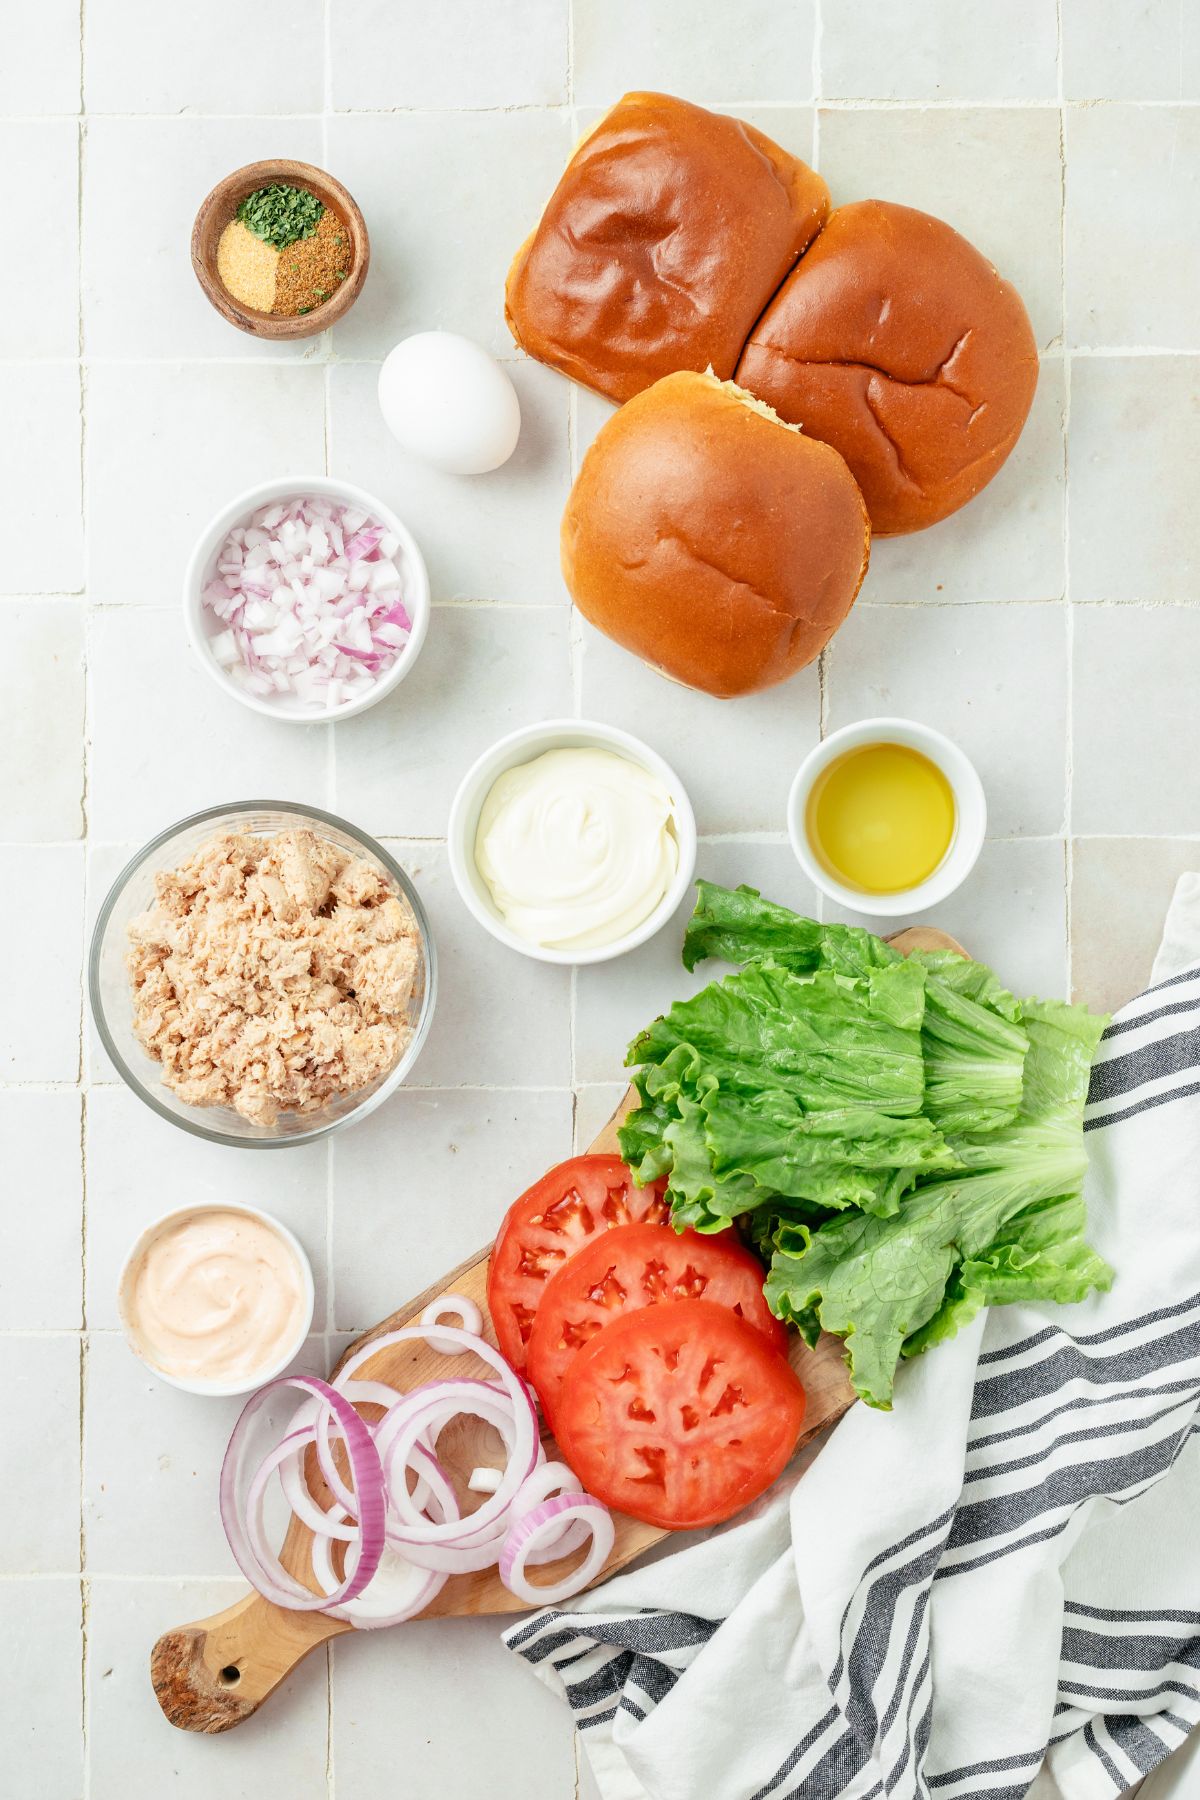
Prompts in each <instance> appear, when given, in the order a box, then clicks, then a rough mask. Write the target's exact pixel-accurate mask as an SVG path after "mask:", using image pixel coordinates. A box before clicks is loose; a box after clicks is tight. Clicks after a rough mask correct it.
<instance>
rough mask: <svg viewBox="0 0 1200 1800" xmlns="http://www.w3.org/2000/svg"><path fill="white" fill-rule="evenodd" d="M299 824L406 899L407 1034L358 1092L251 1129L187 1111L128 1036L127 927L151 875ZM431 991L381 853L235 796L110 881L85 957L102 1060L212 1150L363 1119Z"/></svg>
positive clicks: (268, 804) (146, 895)
mask: <svg viewBox="0 0 1200 1800" xmlns="http://www.w3.org/2000/svg"><path fill="white" fill-rule="evenodd" d="M303 826H308V827H309V828H310V829H311V830H312V831H314V832H315V833H316V834H317V836H318V837H322V838H326V839H328V840H329V841H330V842H332V843H335V844H338V845H339V846H340V847H341V848H342V849H344V850H348V851H350V852H351V853H352V854H353V855H355V856H359V857H362V858H363V859H364V860H365V861H366V862H368V863H370V864H372V865H373V867H374V868H376V869H377V870H378V871H379V872H380V873H381V874H382V875H384V876H385V877H386V878H387V880H388V882H389V884H390V885H391V886H392V887H393V888H394V889H395V891H396V892H397V893H398V895H399V896H400V897H401V898H402V899H403V900H404V901H406V902H407V905H408V908H409V910H410V912H411V913H412V916H413V919H414V921H415V923H416V927H417V936H418V939H419V942H420V947H421V960H420V968H419V971H418V975H417V980H416V983H415V985H414V988H413V994H412V1000H411V1002H410V1011H409V1024H410V1026H411V1028H412V1037H411V1038H410V1040H409V1043H408V1046H407V1048H406V1049H405V1051H404V1054H403V1055H402V1056H401V1058H400V1060H399V1062H397V1063H395V1064H394V1065H393V1067H392V1068H390V1069H389V1070H388V1071H387V1073H386V1074H384V1075H380V1076H379V1077H377V1079H376V1080H375V1081H374V1082H372V1083H371V1084H370V1085H369V1086H367V1087H362V1088H358V1089H356V1090H355V1092H354V1093H352V1094H342V1095H339V1096H338V1098H337V1099H336V1100H333V1101H331V1102H330V1104H329V1105H328V1106H326V1107H323V1108H322V1109H321V1110H320V1111H319V1112H311V1113H295V1112H293V1113H281V1114H280V1115H279V1117H278V1119H277V1120H276V1121H275V1123H274V1124H273V1125H254V1124H251V1122H250V1120H249V1119H243V1118H242V1116H241V1114H240V1113H236V1112H234V1111H233V1109H232V1107H228V1106H190V1105H188V1104H187V1103H186V1102H185V1101H183V1100H181V1099H180V1098H179V1097H178V1095H177V1094H176V1093H175V1092H174V1091H173V1090H172V1089H171V1088H169V1087H167V1086H166V1085H165V1083H164V1082H163V1080H162V1076H161V1065H160V1064H159V1063H157V1062H155V1061H154V1060H153V1059H152V1058H151V1057H149V1056H147V1054H146V1052H145V1051H144V1050H143V1049H142V1046H141V1045H140V1044H139V1043H138V1041H137V1039H136V1037H135V1036H134V1034H133V997H132V989H131V987H130V981H129V974H128V971H127V970H126V967H125V952H126V950H127V949H128V939H127V937H126V935H125V930H126V926H127V925H128V924H129V921H130V920H131V919H133V918H136V917H137V915H138V914H139V913H142V912H145V911H146V910H147V908H148V907H150V906H151V905H153V903H154V897H155V896H154V877H155V875H156V874H157V873H158V871H159V870H160V869H175V868H178V867H179V865H180V863H182V862H184V861H185V860H186V859H187V857H189V856H190V855H191V854H192V852H193V851H194V850H196V849H198V848H199V846H200V845H201V844H202V843H204V842H205V841H206V840H207V839H208V838H211V837H215V836H217V835H218V834H219V833H221V832H224V831H246V832H252V833H254V835H255V836H258V837H266V836H271V835H273V834H274V833H275V832H277V831H287V830H290V829H294V828H298V827H303ZM436 991H437V957H436V953H435V951H434V946H433V939H432V937H431V936H430V932H429V921H428V919H427V917H426V914H425V908H424V907H423V906H422V904H421V901H420V898H419V897H418V894H417V891H416V889H415V888H414V887H413V885H412V882H411V881H410V880H409V878H408V876H407V875H406V874H405V873H404V870H403V869H402V868H401V867H400V865H399V864H398V863H397V862H394V861H393V860H392V858H391V857H390V856H389V855H388V853H387V851H386V850H385V849H383V847H382V846H381V845H379V844H377V843H376V842H375V840H374V839H373V838H369V837H367V836H366V834H365V833H364V832H361V831H359V830H357V829H356V828H355V826H353V825H349V824H347V822H346V820H345V819H338V818H335V817H334V815H333V814H332V813H327V812H320V811H319V810H318V809H317V808H316V807H298V806H289V805H287V803H286V802H284V801H280V800H244V801H241V802H239V803H236V804H234V805H230V806H210V807H209V808H207V810H206V811H204V812H198V813H193V814H192V816H191V818H188V819H181V820H180V822H179V823H178V825H172V826H170V827H169V828H168V830H166V831H163V832H160V833H159V835H158V836H157V837H156V838H152V839H151V841H150V843H148V844H147V845H146V846H145V848H144V849H142V850H139V851H138V854H137V855H136V856H135V857H134V859H133V861H132V862H131V863H129V864H128V865H127V866H126V867H125V868H124V869H122V871H121V873H120V874H119V875H118V876H117V879H116V880H115V881H114V883H113V885H112V887H111V888H110V889H109V892H108V896H107V898H106V899H105V902H104V905H103V906H102V907H101V908H100V916H99V918H98V919H97V920H96V928H95V930H94V932H93V933H92V947H91V953H90V955H89V958H88V993H89V995H90V998H91V1003H92V1017H93V1018H94V1019H95V1021H96V1028H97V1030H98V1031H99V1033H100V1038H101V1041H102V1043H103V1045H104V1048H105V1050H107V1052H108V1054H109V1057H110V1058H111V1059H112V1062H113V1063H114V1064H115V1066H116V1068H117V1070H118V1072H119V1073H120V1075H121V1077H122V1079H123V1080H124V1081H125V1082H127V1083H128V1085H129V1086H130V1087H131V1088H132V1089H133V1091H134V1093H135V1094H136V1095H137V1096H138V1098H139V1099H140V1100H144V1101H145V1102H146V1105H147V1106H149V1107H152V1108H153V1109H154V1111H155V1112H156V1113H158V1114H159V1116H160V1118H164V1119H170V1121H171V1122H172V1124H174V1125H180V1126H182V1128H183V1130H184V1131H190V1132H192V1133H193V1134H194V1135H195V1136H196V1137H202V1138H208V1139H210V1140H211V1141H212V1142H213V1143H216V1144H235V1145H241V1146H245V1147H247V1148H249V1149H252V1150H275V1149H280V1148H283V1147H284V1146H286V1145H288V1144H311V1143H312V1142H313V1141H314V1139H316V1138H321V1137H326V1136H328V1134H329V1133H330V1132H331V1131H337V1130H338V1129H339V1128H340V1127H341V1126H343V1125H350V1124H353V1123H354V1122H355V1121H356V1120H358V1119H364V1118H366V1116H367V1114H368V1113H370V1112H374V1110H375V1108H376V1107H377V1106H378V1105H379V1104H380V1103H381V1102H382V1101H384V1100H386V1099H387V1098H388V1096H389V1094H394V1093H395V1091H396V1089H397V1088H398V1087H400V1086H401V1084H402V1083H403V1081H404V1079H405V1077H406V1076H407V1074H408V1072H409V1070H410V1069H411V1068H412V1066H413V1063H414V1062H415V1061H416V1059H417V1057H418V1055H419V1054H420V1051H421V1046H422V1044H423V1043H424V1042H425V1039H426V1037H427V1035H428V1033H429V1025H430V1021H431V1019H432V1017H433V1003H434V997H435V994H436Z"/></svg>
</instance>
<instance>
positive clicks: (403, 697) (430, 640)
mask: <svg viewBox="0 0 1200 1800" xmlns="http://www.w3.org/2000/svg"><path fill="white" fill-rule="evenodd" d="M569 623H570V620H569V615H568V612H567V609H566V608H565V607H556V608H553V609H549V608H538V609H536V610H535V609H533V608H527V607H478V606H438V607H435V608H434V611H433V617H432V619H431V620H430V625H429V635H428V637H427V638H426V640H425V646H424V648H423V649H422V651H421V656H420V660H419V661H418V663H417V664H416V667H415V668H414V669H413V671H412V674H411V675H408V676H406V677H405V679H404V681H403V682H402V684H401V685H400V687H399V688H398V689H397V690H396V693H395V694H394V695H393V696H391V697H390V698H388V699H386V700H382V701H380V703H379V705H378V706H376V707H372V708H371V710H370V712H366V713H363V714H362V715H361V716H360V717H359V718H357V719H347V720H346V722H345V724H343V725H338V726H337V727H335V730H336V736H337V759H336V761H337V778H336V787H337V806H338V809H339V810H340V811H341V812H343V813H344V814H345V815H346V817H347V818H351V819H364V820H365V819H368V818H369V819H370V820H371V822H372V829H373V830H374V831H377V832H380V831H382V832H385V833H387V834H388V835H390V836H396V837H444V836H445V835H446V821H447V818H448V817H449V813H450V803H451V801H452V800H453V798H454V794H455V791H456V789H457V788H458V784H459V782H460V781H461V780H462V778H463V776H464V775H465V774H466V772H467V770H468V769H469V768H470V766H471V764H472V763H473V762H474V760H475V758H476V757H477V756H479V755H480V754H481V752H482V751H484V750H486V749H487V747H488V745H489V744H492V743H494V742H495V741H496V739H497V738H498V737H503V736H504V734H505V733H506V732H509V731H515V730H516V729H517V728H518V726H521V725H531V724H533V723H535V721H536V720H538V719H546V718H553V717H555V716H561V715H562V714H564V713H569V712H570V711H571V660H570V649H569V646H568V641H567V632H568V626H569ZM449 706H452V707H453V709H454V712H455V721H456V728H455V729H454V730H453V731H450V732H446V731H444V730H442V729H441V727H442V725H443V723H444V721H445V719H446V716H447V708H448V707H449Z"/></svg>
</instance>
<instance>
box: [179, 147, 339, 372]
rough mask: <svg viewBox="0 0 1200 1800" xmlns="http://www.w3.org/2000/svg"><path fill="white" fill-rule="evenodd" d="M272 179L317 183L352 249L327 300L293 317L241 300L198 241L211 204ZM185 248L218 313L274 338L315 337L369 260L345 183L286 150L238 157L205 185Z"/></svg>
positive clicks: (329, 323)
mask: <svg viewBox="0 0 1200 1800" xmlns="http://www.w3.org/2000/svg"><path fill="white" fill-rule="evenodd" d="M271 182H286V183H288V184H289V185H291V186H293V187H304V186H306V187H308V188H309V190H310V191H313V190H316V189H322V190H323V191H324V192H323V193H318V194H317V198H318V199H320V200H322V201H324V195H328V196H329V198H330V199H331V200H332V201H333V203H334V205H335V206H336V207H338V208H340V210H341V211H342V212H343V213H344V214H345V217H346V222H347V226H348V228H349V232H350V238H351V242H352V245H353V249H354V260H353V262H352V263H351V265H350V273H349V274H348V275H347V277H346V279H345V281H343V283H342V284H341V286H340V287H339V288H338V289H337V291H336V292H335V293H332V294H330V296H329V298H328V300H323V301H322V302H321V304H320V306H314V307H313V309H312V311H311V312H309V313H297V314H295V315H294V316H292V317H277V316H276V315H275V314H274V313H265V312H259V311H258V310H257V308H255V307H253V306H246V305H245V304H244V302H243V301H240V300H237V299H235V298H234V296H233V295H232V294H231V293H230V292H229V289H228V288H227V287H226V286H225V283H224V282H223V281H222V280H221V278H220V276H219V275H218V274H217V272H216V266H215V256H214V260H213V266H212V267H210V266H209V262H208V259H207V257H206V256H205V253H204V247H203V245H204V236H205V230H206V227H207V225H208V219H209V214H210V213H211V212H212V211H213V209H214V208H215V207H218V206H220V207H224V206H225V204H226V202H227V201H228V200H229V199H230V198H231V196H232V195H234V194H240V195H245V194H250V193H253V192H254V190H255V188H258V187H266V186H267V185H268V184H269V183H271ZM222 229H223V228H222ZM190 252H191V259H192V269H193V271H194V273H195V276H196V280H197V281H198V282H199V283H200V287H201V290H202V291H203V294H204V297H205V299H206V300H207V301H208V302H209V304H210V305H211V306H212V307H213V308H214V309H215V310H216V311H217V312H219V313H220V315H221V317H222V318H223V319H225V320H226V321H227V322H228V323H229V324H230V325H235V326H236V327H237V329H238V330H239V331H244V332H246V333H247V334H248V335H249V336H250V337H256V338H262V339H263V340H264V341H269V342H275V343H279V342H282V343H288V342H295V340H296V339H298V338H306V337H315V336H316V335H317V334H318V333H319V332H322V331H327V330H328V329H329V328H330V326H332V325H336V324H337V322H338V320H339V319H341V318H344V317H345V315H346V314H347V313H348V312H349V311H350V308H351V307H352V306H353V305H354V302H355V301H356V300H357V299H358V296H359V294H360V293H361V292H362V287H363V283H364V282H365V281H366V279H367V271H368V269H369V268H370V266H371V239H370V235H369V233H368V231H367V222H366V220H365V219H364V218H363V215H362V208H361V207H360V206H359V204H358V201H357V200H356V199H355V198H354V195H353V194H352V193H351V192H350V190H349V188H347V187H346V186H345V185H344V183H342V182H340V181H339V180H338V179H337V177H336V175H331V174H330V173H329V171H328V169H322V168H320V167H319V166H318V165H317V164H316V163H309V162H297V161H296V160H295V159H294V158H293V157H287V156H271V157H265V158H263V159H261V160H260V161H258V162H251V163H243V164H242V166H241V167H240V168H238V169H231V170H230V172H229V174H228V175H223V176H222V177H221V179H220V181H218V182H216V183H215V184H214V186H213V187H211V188H210V189H209V191H208V193H207V194H206V195H205V196H204V198H203V200H202V201H201V202H200V205H199V206H198V207H197V209H196V217H195V219H194V220H193V221H192V234H191V239H190Z"/></svg>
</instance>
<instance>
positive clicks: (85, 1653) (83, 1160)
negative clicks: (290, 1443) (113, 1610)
mask: <svg viewBox="0 0 1200 1800" xmlns="http://www.w3.org/2000/svg"><path fill="white" fill-rule="evenodd" d="M86 15H87V0H79V129H78V134H77V139H76V152H77V164H76V183H75V191H76V209H77V211H76V238H75V254H76V270H75V281H76V338H75V342H76V347H77V349H78V352H79V512H80V533H79V536H80V559H81V567H80V575H81V578H82V581H83V589H82V592H83V595H84V602H83V617H82V626H83V743H82V746H81V749H82V758H81V761H82V767H81V770H80V795H79V812H80V842H81V846H82V853H83V867H82V871H81V876H82V888H83V906H82V918H81V921H80V929H81V940H82V941H81V943H80V955H79V1061H78V1065H77V1068H76V1085H77V1088H78V1091H79V1327H80V1331H79V1741H80V1755H81V1758H82V1768H81V1771H80V1772H81V1776H82V1790H81V1792H82V1800H89V1796H90V1794H91V1791H92V1754H91V1741H90V1739H91V1705H90V1700H89V1694H88V1663H89V1649H90V1646H89V1639H90V1629H91V1585H90V1583H89V1581H88V1573H87V1384H88V1372H89V1371H88V1354H89V1344H88V1332H87V1327H88V1309H87V1229H88V1222H87V1201H88V1192H87V1173H88V1171H87V1140H88V1124H89V1120H88V1097H87V1088H86V1076H87V952H88V932H87V919H88V906H87V899H88V880H87V871H88V847H89V844H90V841H91V821H90V817H89V800H90V786H91V728H92V718H93V714H94V709H93V704H92V658H91V654H90V652H91V616H92V602H91V598H90V595H89V594H88V569H89V567H90V563H89V542H88V511H89V508H88V475H87V447H88V445H87V400H88V369H87V364H86V361H85V358H84V350H85V344H86V338H85V331H84V313H83V282H84V174H85V163H86V155H87V141H88V125H87V102H86V95H85V81H86V70H85V64H84V55H85V50H84V46H85V43H86V37H87V31H86Z"/></svg>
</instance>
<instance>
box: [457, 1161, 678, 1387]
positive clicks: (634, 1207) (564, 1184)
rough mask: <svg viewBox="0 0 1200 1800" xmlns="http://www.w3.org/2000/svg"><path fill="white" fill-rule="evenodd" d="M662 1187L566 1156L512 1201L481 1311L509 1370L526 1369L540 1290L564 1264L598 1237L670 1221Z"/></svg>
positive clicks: (610, 1164)
mask: <svg viewBox="0 0 1200 1800" xmlns="http://www.w3.org/2000/svg"><path fill="white" fill-rule="evenodd" d="M664 1189H665V1183H664V1182H661V1181H656V1182H654V1183H653V1184H652V1185H651V1186H650V1187H644V1188H640V1187H638V1186H636V1184H635V1182H634V1179H633V1176H632V1174H631V1173H630V1171H629V1168H628V1167H627V1165H626V1164H625V1163H623V1162H622V1161H621V1158H620V1157H619V1156H572V1157H571V1158H570V1159H569V1160H568V1161H567V1162H561V1163H558V1164H557V1165H556V1166H555V1167H554V1168H553V1169H551V1170H550V1172H549V1174H548V1175H543V1176H542V1179H541V1180H540V1181H535V1182H534V1184H533V1186H532V1187H531V1188H528V1189H527V1190H526V1191H525V1193H523V1194H522V1195H521V1197H520V1199H519V1200H514V1201H513V1204H512V1205H511V1206H510V1207H509V1209H508V1212H507V1213H506V1214H505V1217H504V1223H503V1225H502V1226H501V1227H500V1234H499V1236H498V1237H497V1239H496V1242H495V1244H494V1246H493V1248H492V1258H491V1261H490V1263H489V1264H488V1310H489V1311H490V1313H491V1315H492V1323H493V1325H494V1326H495V1327H496V1341H497V1343H498V1344H499V1346H500V1348H501V1350H502V1351H503V1353H504V1355H505V1356H506V1357H507V1358H508V1360H509V1362H510V1363H511V1364H512V1366H513V1368H514V1369H518V1370H522V1371H523V1370H524V1368H525V1346H526V1345H527V1343H528V1342H529V1334H530V1332H531V1331H532V1330H533V1317H534V1314H535V1313H536V1312H537V1309H538V1303H539V1301H540V1300H541V1297H542V1294H543V1293H544V1292H545V1288H546V1283H547V1282H548V1281H549V1279H550V1277H551V1276H552V1275H553V1274H554V1273H555V1271H556V1270H557V1269H560V1268H561V1267H562V1265H563V1263H565V1262H566V1260H567V1258H568V1257H570V1256H574V1254H575V1252H576V1251H577V1250H581V1249H582V1248H583V1246H584V1245H585V1244H586V1243H588V1242H589V1241H590V1240H591V1239H592V1238H593V1237H595V1236H596V1234H597V1233H598V1232H601V1231H609V1230H611V1229H612V1227H613V1226H616V1225H630V1224H633V1223H635V1222H636V1221H639V1220H642V1219H647V1220H652V1221H653V1222H655V1223H656V1224H661V1223H663V1222H664V1221H665V1220H666V1219H668V1218H669V1217H670V1211H671V1209H670V1206H669V1204H668V1202H667V1200H666V1199H665V1198H664Z"/></svg>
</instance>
